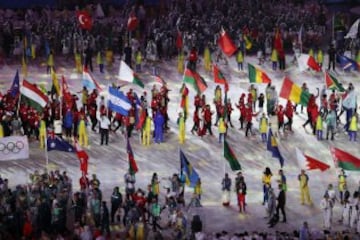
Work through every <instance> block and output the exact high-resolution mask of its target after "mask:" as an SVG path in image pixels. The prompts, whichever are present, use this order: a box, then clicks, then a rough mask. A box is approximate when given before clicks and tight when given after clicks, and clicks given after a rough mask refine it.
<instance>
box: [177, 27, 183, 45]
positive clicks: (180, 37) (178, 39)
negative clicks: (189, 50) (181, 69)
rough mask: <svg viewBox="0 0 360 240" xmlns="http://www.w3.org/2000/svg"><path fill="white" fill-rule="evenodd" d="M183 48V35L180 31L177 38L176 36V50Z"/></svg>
mask: <svg viewBox="0 0 360 240" xmlns="http://www.w3.org/2000/svg"><path fill="white" fill-rule="evenodd" d="M182 47H183V40H182V35H181V32H180V31H178V32H177V36H176V48H177V49H182Z"/></svg>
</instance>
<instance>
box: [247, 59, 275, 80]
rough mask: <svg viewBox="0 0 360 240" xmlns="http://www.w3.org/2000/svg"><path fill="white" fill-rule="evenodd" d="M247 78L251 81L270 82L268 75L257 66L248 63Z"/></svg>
mask: <svg viewBox="0 0 360 240" xmlns="http://www.w3.org/2000/svg"><path fill="white" fill-rule="evenodd" d="M248 71H249V80H250V82H251V83H271V79H270V78H269V76H268V75H267V74H266V73H265V72H264V71H262V70H260V69H259V68H256V67H254V66H253V65H251V64H250V63H249V64H248Z"/></svg>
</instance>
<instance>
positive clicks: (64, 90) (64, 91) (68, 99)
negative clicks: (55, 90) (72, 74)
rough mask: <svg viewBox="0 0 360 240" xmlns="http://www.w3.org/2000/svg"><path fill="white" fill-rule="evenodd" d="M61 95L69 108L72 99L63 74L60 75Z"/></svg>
mask: <svg viewBox="0 0 360 240" xmlns="http://www.w3.org/2000/svg"><path fill="white" fill-rule="evenodd" d="M62 96H63V100H64V102H65V103H66V105H67V106H68V107H69V108H70V109H71V108H72V104H73V100H72V96H71V93H70V91H69V86H68V85H67V83H66V80H65V77H64V76H62Z"/></svg>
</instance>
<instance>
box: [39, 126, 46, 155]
mask: <svg viewBox="0 0 360 240" xmlns="http://www.w3.org/2000/svg"><path fill="white" fill-rule="evenodd" d="M39 140H40V148H41V149H43V148H45V141H46V122H45V120H44V119H42V120H40V124H39Z"/></svg>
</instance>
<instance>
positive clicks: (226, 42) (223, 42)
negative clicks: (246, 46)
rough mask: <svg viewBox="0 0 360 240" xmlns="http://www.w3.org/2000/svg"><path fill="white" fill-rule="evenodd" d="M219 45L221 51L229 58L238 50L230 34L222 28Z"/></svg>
mask: <svg viewBox="0 0 360 240" xmlns="http://www.w3.org/2000/svg"><path fill="white" fill-rule="evenodd" d="M218 44H219V46H220V48H221V50H222V51H223V52H224V54H226V55H227V56H228V57H230V56H231V55H233V54H234V53H235V52H236V50H237V48H236V46H235V44H234V42H233V41H232V40H231V38H230V36H229V34H227V32H225V30H224V29H223V28H221V31H220V38H219V39H218Z"/></svg>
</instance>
